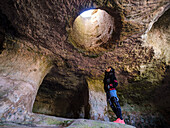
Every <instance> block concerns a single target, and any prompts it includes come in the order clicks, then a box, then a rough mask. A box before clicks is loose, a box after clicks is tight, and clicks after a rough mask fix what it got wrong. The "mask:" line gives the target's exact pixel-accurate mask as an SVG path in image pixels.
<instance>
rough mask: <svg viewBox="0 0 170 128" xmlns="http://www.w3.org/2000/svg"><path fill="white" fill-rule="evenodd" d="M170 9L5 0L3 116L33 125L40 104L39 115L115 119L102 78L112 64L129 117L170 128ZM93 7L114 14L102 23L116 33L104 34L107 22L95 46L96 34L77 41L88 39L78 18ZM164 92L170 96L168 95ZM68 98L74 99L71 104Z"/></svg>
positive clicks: (1, 7)
mask: <svg viewBox="0 0 170 128" xmlns="http://www.w3.org/2000/svg"><path fill="white" fill-rule="evenodd" d="M169 7H170V3H169V0H164V1H162V0H154V1H153V0H149V1H148V0H141V1H133V0H112V1H110V0H107V1H105V0H102V1H101V0H96V1H86V0H61V1H60V0H53V1H45V0H36V1H29V0H17V1H15V0H1V1H0V101H1V103H0V120H1V121H2V122H3V121H13V122H20V123H21V122H26V121H27V123H28V122H30V123H33V120H35V119H37V120H39V119H40V118H41V116H38V117H37V118H34V116H36V114H32V107H33V104H34V106H35V108H34V111H35V112H37V113H44V114H50V115H55V116H63V117H72V118H79V117H81V118H89V119H95V120H108V119H109V120H110V121H112V120H113V119H114V118H115V116H114V114H113V113H112V112H111V111H110V109H109V107H108V106H107V103H106V101H105V93H104V91H103V82H102V79H103V75H104V70H105V68H106V67H107V66H110V65H111V66H113V67H114V68H115V69H116V76H117V78H118V81H119V87H118V96H119V99H120V103H121V106H122V110H123V116H124V118H125V122H126V123H128V124H132V125H134V126H137V127H166V126H167V124H166V123H167V122H168V123H169V120H167V119H168V117H169V116H168V115H167V113H168V108H169V102H168V97H169V93H168V92H169V85H168V84H167V83H168V81H167V79H169V64H170V63H169V62H170V60H169V58H170V55H169V49H168V47H169V23H170V22H169V13H170V12H169V10H168V9H169ZM90 8H95V9H100V10H102V11H104V12H105V13H104V14H108V16H106V17H105V19H104V20H103V22H102V24H103V23H104V21H105V20H106V19H107V18H108V19H110V20H107V21H108V22H106V23H108V24H107V25H106V24H105V25H103V26H105V27H106V30H107V32H109V34H106V35H102V34H103V33H105V32H103V31H104V30H103V27H102V28H101V29H100V30H101V32H99V33H98V32H96V33H91V34H92V35H93V34H94V35H95V34H97V36H96V35H95V36H96V37H97V39H99V38H100V33H101V40H99V41H95V43H94V45H93V41H92V42H89V41H88V40H91V39H93V38H91V37H90V38H88V37H85V39H80V40H76V41H77V42H78V44H79V45H75V42H74V41H73V40H74V39H79V38H82V37H81V36H80V35H79V34H78V33H77V34H76V31H75V26H74V24H75V22H76V18H77V16H78V15H79V14H80V13H81V12H83V11H84V10H88V9H90ZM111 19H114V21H113V24H112V20H111ZM100 21H101V20H100ZM107 26H109V28H107ZM94 27H95V26H94ZM96 27H97V26H96ZM87 28H91V27H90V26H88V27H87ZM92 28H93V27H92ZM110 28H111V29H110ZM112 29H113V33H112ZM95 30H99V29H95ZM102 32H103V33H102ZM72 33H74V36H71V34H72ZM98 34H99V35H98ZM105 37H106V38H105ZM84 40H85V42H84V43H83V41H84ZM79 41H81V42H79ZM86 41H87V42H86ZM86 43H89V44H86ZM82 44H83V45H82ZM91 46H92V47H93V48H92V49H93V50H92V49H91V48H90V47H91ZM40 86H41V88H40V89H39V87H40ZM61 88H62V89H61ZM38 90H39V91H38ZM83 90H85V91H83ZM165 90H166V91H165ZM37 92H38V93H37ZM65 92H66V94H67V95H65V96H64V97H63V96H62V95H60V93H65ZM164 92H165V94H164V97H167V98H163V97H162V95H161V94H162V93H164ZM81 94H82V95H81ZM36 95H37V97H36ZM68 97H69V98H70V97H72V98H70V99H71V102H70V103H69V102H67V103H66V104H64V102H66V101H67V99H68ZM75 97H76V98H77V97H78V98H77V99H76V98H75ZM157 97H161V99H162V100H161V101H159V100H157ZM62 98H63V99H62ZM35 99H36V100H35ZM57 99H58V100H57ZM80 99H83V100H81V102H79V101H78V100H80ZM34 101H35V103H34ZM155 101H156V102H155ZM59 102H62V104H58V103H59ZM77 102H79V103H78V104H77ZM166 103H167V104H166ZM49 104H50V105H49ZM162 104H164V105H162ZM62 106H64V107H63V108H62ZM102 106H103V108H102ZM146 108H147V109H146ZM55 109H56V110H55ZM160 112H161V113H160ZM32 115H33V116H32ZM151 117H152V118H151ZM44 118H45V117H44ZM51 118H53V117H51ZM147 119H152V121H150V122H148V121H147ZM40 120H41V119H40ZM42 120H43V119H42ZM87 122H88V121H87ZM139 122H143V123H142V124H141V123H139ZM82 124H83V123H82Z"/></svg>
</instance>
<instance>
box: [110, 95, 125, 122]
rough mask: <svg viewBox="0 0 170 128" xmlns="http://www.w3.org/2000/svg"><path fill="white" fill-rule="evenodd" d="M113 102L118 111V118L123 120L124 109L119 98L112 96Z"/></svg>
mask: <svg viewBox="0 0 170 128" xmlns="http://www.w3.org/2000/svg"><path fill="white" fill-rule="evenodd" d="M111 102H112V104H113V106H114V105H115V111H116V112H115V113H117V114H116V116H117V118H120V119H121V120H123V118H122V111H121V107H120V104H119V100H118V98H117V97H112V98H111Z"/></svg>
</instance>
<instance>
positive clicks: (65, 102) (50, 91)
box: [32, 68, 89, 118]
mask: <svg viewBox="0 0 170 128" xmlns="http://www.w3.org/2000/svg"><path fill="white" fill-rule="evenodd" d="M88 100H89V92H88V85H87V82H86V80H85V79H84V77H83V76H82V75H79V74H74V73H73V72H69V71H64V72H60V73H59V72H57V69H56V68H53V69H52V70H51V72H50V73H49V74H47V76H46V77H45V78H44V80H43V82H42V84H41V85H40V88H39V90H38V93H37V96H36V99H35V102H34V106H33V110H32V111H33V112H34V113H41V114H46V115H52V116H57V117H65V118H89V103H88Z"/></svg>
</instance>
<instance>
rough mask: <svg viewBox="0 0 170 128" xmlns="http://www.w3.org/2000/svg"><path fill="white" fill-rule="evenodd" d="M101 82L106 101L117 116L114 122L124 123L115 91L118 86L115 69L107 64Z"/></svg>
mask: <svg viewBox="0 0 170 128" xmlns="http://www.w3.org/2000/svg"><path fill="white" fill-rule="evenodd" d="M103 82H104V90H105V92H106V97H107V101H108V102H109V105H110V107H111V108H112V110H113V112H114V113H115V114H116V116H117V120H116V121H114V122H115V123H122V124H125V122H124V119H123V118H122V112H121V107H120V104H119V98H118V97H117V92H116V87H117V86H118V82H117V79H116V76H115V70H114V69H113V68H112V67H111V66H109V67H108V68H107V69H106V70H105V77H104V80H103Z"/></svg>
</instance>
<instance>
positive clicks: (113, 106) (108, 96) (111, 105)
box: [106, 93, 118, 118]
mask: <svg viewBox="0 0 170 128" xmlns="http://www.w3.org/2000/svg"><path fill="white" fill-rule="evenodd" d="M106 96H107V101H108V102H109V105H110V107H111V108H112V110H113V112H114V113H115V114H116V117H117V118H118V114H117V109H116V106H115V105H114V104H113V103H114V102H113V101H112V100H111V98H110V93H106Z"/></svg>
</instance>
